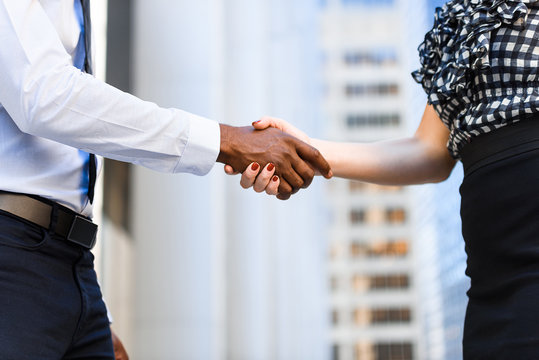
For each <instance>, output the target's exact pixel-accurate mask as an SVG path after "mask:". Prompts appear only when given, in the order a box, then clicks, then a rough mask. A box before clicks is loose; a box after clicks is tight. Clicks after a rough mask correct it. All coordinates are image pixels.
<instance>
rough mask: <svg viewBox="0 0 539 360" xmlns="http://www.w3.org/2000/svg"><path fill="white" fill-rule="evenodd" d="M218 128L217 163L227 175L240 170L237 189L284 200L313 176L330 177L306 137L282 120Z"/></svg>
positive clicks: (321, 157)
mask: <svg viewBox="0 0 539 360" xmlns="http://www.w3.org/2000/svg"><path fill="white" fill-rule="evenodd" d="M220 126H221V151H220V153H219V157H218V158H217V161H218V162H221V163H224V164H225V172H226V173H227V174H229V175H233V174H237V173H239V172H240V171H241V170H243V173H242V178H241V182H240V184H241V186H242V187H244V188H249V187H251V186H253V188H254V190H255V191H256V192H262V191H266V192H267V193H268V194H270V195H277V198H279V199H281V200H286V199H288V198H290V196H291V195H292V194H294V193H296V192H298V191H299V190H300V189H302V188H307V187H308V186H309V185H310V184H311V182H312V180H313V177H314V176H315V174H316V173H319V174H321V175H322V176H324V177H325V178H327V179H329V178H331V177H332V175H333V174H332V171H331V168H330V166H329V164H328V162H327V161H326V159H324V157H323V156H322V154H320V152H319V151H318V150H317V149H315V148H314V147H312V146H311V145H310V144H309V137H308V136H307V135H306V134H305V133H303V132H301V131H300V130H298V129H297V128H295V127H293V126H292V125H290V124H288V123H287V122H285V121H284V120H281V119H277V118H272V117H263V118H262V119H260V120H259V121H256V122H254V123H253V127H250V126H247V127H232V126H228V125H220Z"/></svg>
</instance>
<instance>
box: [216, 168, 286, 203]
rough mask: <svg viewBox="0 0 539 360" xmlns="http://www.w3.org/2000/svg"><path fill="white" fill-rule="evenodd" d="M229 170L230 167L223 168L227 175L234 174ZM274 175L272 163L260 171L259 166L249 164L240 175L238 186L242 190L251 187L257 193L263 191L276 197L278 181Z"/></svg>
mask: <svg viewBox="0 0 539 360" xmlns="http://www.w3.org/2000/svg"><path fill="white" fill-rule="evenodd" d="M231 169H232V167H230V166H228V165H226V166H225V172H226V173H227V174H228V175H234V174H236V173H235V172H234V171H233V170H231ZM274 173H275V165H273V164H272V163H269V164H267V165H266V167H265V168H264V169H262V171H260V165H259V164H258V163H256V162H254V163H251V164H250V165H249V166H248V167H247V169H245V171H244V172H243V174H242V175H241V180H240V185H241V187H242V188H244V189H249V188H250V187H253V189H254V191H256V192H257V193H261V192H263V191H265V192H266V194H268V195H278V194H279V184H280V180H279V177H278V176H277V175H274Z"/></svg>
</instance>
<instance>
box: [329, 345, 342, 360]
mask: <svg viewBox="0 0 539 360" xmlns="http://www.w3.org/2000/svg"><path fill="white" fill-rule="evenodd" d="M340 355H341V354H340V347H339V344H333V345H332V346H331V360H340V359H341V356H340Z"/></svg>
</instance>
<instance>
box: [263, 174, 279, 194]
mask: <svg viewBox="0 0 539 360" xmlns="http://www.w3.org/2000/svg"><path fill="white" fill-rule="evenodd" d="M280 182H281V180H280V179H279V177H278V176H277V175H273V177H272V178H271V181H270V183H269V184H268V186H266V194H268V195H278V194H279V184H280Z"/></svg>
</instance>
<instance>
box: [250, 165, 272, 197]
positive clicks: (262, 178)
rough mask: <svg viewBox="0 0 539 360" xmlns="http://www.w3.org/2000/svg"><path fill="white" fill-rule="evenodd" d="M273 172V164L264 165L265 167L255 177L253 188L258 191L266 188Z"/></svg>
mask: <svg viewBox="0 0 539 360" xmlns="http://www.w3.org/2000/svg"><path fill="white" fill-rule="evenodd" d="M274 173H275V165H273V164H272V163H269V164H268V165H266V167H265V168H264V169H263V170H262V171H261V172H260V174H259V175H258V176H257V177H256V180H255V183H254V186H253V189H254V190H255V191H256V192H257V193H260V192H262V191H264V190H265V189H266V187H267V186H268V184H270V182H271V178H272V176H273V174H274Z"/></svg>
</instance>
